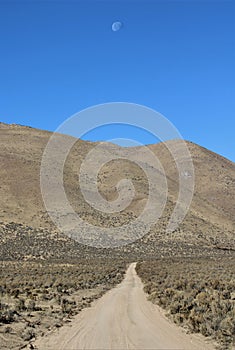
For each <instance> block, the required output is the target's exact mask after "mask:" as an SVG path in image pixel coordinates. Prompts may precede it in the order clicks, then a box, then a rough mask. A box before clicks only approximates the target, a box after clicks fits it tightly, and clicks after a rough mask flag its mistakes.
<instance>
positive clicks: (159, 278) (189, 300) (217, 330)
mask: <svg viewBox="0 0 235 350" xmlns="http://www.w3.org/2000/svg"><path fill="white" fill-rule="evenodd" d="M234 266H235V258H234V257H233V258H232V257H231V258H220V259H217V260H216V259H208V258H204V259H203V258H202V259H196V258H194V259H184V258H179V259H158V260H155V261H153V260H151V261H145V262H141V263H138V265H137V273H138V274H139V276H140V277H141V279H142V280H143V282H144V284H145V287H144V289H145V291H146V292H147V293H148V295H149V299H150V300H151V301H152V302H154V303H156V304H158V305H160V306H161V307H162V308H164V309H166V310H167V315H168V316H169V317H170V318H171V319H172V320H173V321H174V322H175V323H177V324H180V325H181V326H184V327H186V328H187V329H188V330H189V331H190V332H196V333H201V334H203V335H204V336H209V337H212V338H213V339H215V340H216V341H217V342H218V343H219V344H220V346H221V347H223V348H225V349H230V348H232V346H233V345H235V274H234Z"/></svg>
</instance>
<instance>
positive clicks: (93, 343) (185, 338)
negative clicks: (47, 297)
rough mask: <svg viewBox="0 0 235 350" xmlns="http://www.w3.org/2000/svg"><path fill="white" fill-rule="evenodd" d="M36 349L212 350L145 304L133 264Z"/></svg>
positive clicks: (202, 340) (143, 294) (153, 306)
mask: <svg viewBox="0 0 235 350" xmlns="http://www.w3.org/2000/svg"><path fill="white" fill-rule="evenodd" d="M36 345H37V347H38V349H39V350H54V349H57V350H59V349H60V350H72V349H73V350H75V349H76V350H78V349H89V350H90V349H96V350H97V349H120V350H124V349H141V350H147V349H185V350H186V349H187V350H202V349H204V350H212V349H214V347H213V346H212V345H211V344H208V343H206V342H205V340H204V338H203V337H200V336H195V335H188V334H186V333H185V332H184V331H183V330H182V329H180V328H178V327H177V326H176V325H174V324H172V323H170V322H169V320H167V319H166V318H165V316H164V315H163V313H162V311H161V309H160V308H158V307H157V306H156V305H153V304H152V303H150V302H149V301H147V299H146V295H145V293H144V292H143V284H142V282H141V280H140V278H139V277H138V276H137V274H136V271H135V264H134V263H133V264H131V265H130V266H129V268H128V270H127V273H126V277H125V279H124V280H123V282H122V283H121V284H119V285H118V286H117V287H116V288H114V289H112V290H111V291H109V292H108V293H106V294H105V295H104V296H103V297H102V298H101V299H99V300H98V301H96V302H94V304H93V305H92V306H91V307H90V308H88V309H84V310H83V311H82V312H81V313H80V314H79V315H78V316H76V317H75V318H74V320H73V321H72V322H71V324H70V325H66V326H64V327H62V328H60V329H59V330H57V331H56V332H55V333H53V334H50V335H48V336H47V337H43V338H41V339H38V340H37V342H36Z"/></svg>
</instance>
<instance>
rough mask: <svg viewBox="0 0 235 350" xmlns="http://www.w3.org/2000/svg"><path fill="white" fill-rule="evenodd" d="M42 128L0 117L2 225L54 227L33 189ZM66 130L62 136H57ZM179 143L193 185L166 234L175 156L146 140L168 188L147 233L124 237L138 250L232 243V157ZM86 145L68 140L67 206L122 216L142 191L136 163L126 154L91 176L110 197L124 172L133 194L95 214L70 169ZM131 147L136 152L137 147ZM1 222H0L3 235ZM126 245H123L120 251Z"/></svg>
mask: <svg viewBox="0 0 235 350" xmlns="http://www.w3.org/2000/svg"><path fill="white" fill-rule="evenodd" d="M50 136H51V133H50V132H47V131H42V130H37V129H33V128H29V127H24V126H19V125H6V124H3V123H0V179H1V184H0V221H1V222H2V227H6V225H5V224H6V223H9V222H14V223H16V224H23V225H25V226H26V227H27V226H30V227H31V228H32V229H35V230H36V229H39V228H40V229H41V230H43V229H46V230H49V231H50V232H54V233H56V232H57V228H56V227H55V226H54V224H53V223H52V221H51V220H50V218H49V216H48V214H47V211H46V209H45V207H44V204H43V200H42V195H41V191H40V165H41V159H42V155H43V151H44V149H45V147H46V145H47V142H48V140H49V138H50ZM66 137H68V136H64V138H66ZM68 138H69V137H68ZM95 145H97V144H95ZM187 145H188V148H189V150H190V152H191V155H192V160H193V163H194V167H195V175H196V177H195V193H194V197H193V201H192V204H191V207H190V210H189V212H188V214H187V216H186V218H185V220H184V221H183V223H182V224H181V225H180V227H179V229H177V230H176V232H175V233H174V234H172V235H166V234H165V227H166V225H167V222H168V221H169V217H170V215H171V213H172V210H173V208H174V205H175V202H176V200H177V194H178V187H179V184H178V174H177V170H176V166H175V162H174V160H173V159H172V156H171V155H170V154H169V151H168V149H167V147H166V146H165V145H164V144H156V145H151V146H149V149H150V150H151V151H152V152H154V154H155V155H156V156H157V158H158V159H159V160H160V161H161V163H162V166H163V168H164V171H165V173H166V177H167V183H168V188H169V194H168V201H167V206H166V209H165V211H164V213H163V215H162V217H161V218H160V220H159V221H158V222H157V224H156V225H154V227H152V229H151V231H150V232H149V234H148V235H146V236H145V237H143V238H142V239H141V240H138V241H137V243H136V244H132V245H130V247H132V248H133V246H134V247H135V251H137V252H139V251H141V249H142V248H141V247H143V246H145V251H148V252H151V253H152V254H154V252H156V251H157V250H158V249H159V246H164V247H165V250H166V251H168V252H170V251H171V249H172V246H174V244H175V245H176V246H177V247H176V249H179V248H180V247H181V248H182V247H183V246H184V245H185V244H186V245H187V246H191V245H192V246H196V247H204V248H205V249H207V248H208V249H209V248H219V249H225V250H229V249H235V244H234V230H235V205H234V198H235V164H234V163H232V162H230V161H229V160H227V159H225V158H223V157H221V156H219V155H217V154H215V153H213V152H210V151H208V150H206V149H204V148H202V147H200V146H198V145H195V144H193V143H190V142H187ZM93 146H94V144H93V143H91V142H85V141H82V140H77V141H76V143H75V145H74V146H73V148H72V150H71V152H70V154H69V157H68V159H67V160H66V163H65V170H64V182H65V190H66V194H67V197H68V199H69V201H70V203H71V205H72V207H73V208H74V210H75V211H76V212H77V213H79V215H80V216H81V217H83V218H84V219H86V220H88V221H89V222H91V223H93V224H95V225H98V226H101V227H102V226H110V225H111V226H115V225H116V226H118V225H122V224H123V223H126V222H130V220H132V219H133V218H135V217H137V216H138V215H139V214H140V213H141V211H142V210H143V207H144V205H145V203H146V200H147V198H148V182H147V179H146V176H145V174H144V172H143V170H141V169H140V168H139V167H138V166H137V165H136V164H133V163H131V162H128V161H125V160H118V161H111V162H109V163H107V164H106V165H105V166H104V167H103V168H102V169H101V171H100V173H99V177H98V187H99V190H100V192H101V193H102V195H103V197H104V198H106V199H107V200H115V199H116V198H117V190H116V187H115V186H116V184H117V183H118V182H119V181H120V180H121V179H123V178H124V177H125V178H129V179H131V180H132V182H133V185H134V187H135V197H134V200H133V201H132V202H131V204H130V205H129V206H128V207H127V208H126V209H125V210H123V211H122V212H121V213H120V214H117V213H114V214H106V215H103V214H101V212H99V211H97V210H94V209H93V208H91V207H90V206H89V205H88V204H87V203H86V202H85V201H84V199H83V196H82V193H81V191H80V188H79V187H78V171H79V169H80V166H81V164H82V161H83V159H84V157H85V156H86V155H87V154H88V152H89V151H90V150H91V149H92V148H93ZM176 147H177V142H176ZM109 150H110V148H107V152H109ZM105 152H106V151H105ZM125 152H127V153H128V152H129V150H128V149H126V151H125ZM136 155H137V157H138V148H137V149H136ZM142 161H143V160H142ZM144 161H145V162H147V160H144ZM93 171H94V169H90V172H91V173H93ZM156 186H157V184H156ZM159 193H160V192H159ZM4 230H5V229H4ZM4 230H3V229H2V235H3V236H4V233H3V231H4ZM5 231H6V230H5ZM5 231H4V232H5ZM37 231H38V230H37ZM35 232H36V231H35ZM37 234H38V233H37ZM5 240H6V236H5ZM66 240H67V238H66ZM68 240H69V239H68ZM5 243H6V242H5ZM132 248H130V249H132ZM128 249H129V248H125V250H127V251H128ZM186 250H187V249H186Z"/></svg>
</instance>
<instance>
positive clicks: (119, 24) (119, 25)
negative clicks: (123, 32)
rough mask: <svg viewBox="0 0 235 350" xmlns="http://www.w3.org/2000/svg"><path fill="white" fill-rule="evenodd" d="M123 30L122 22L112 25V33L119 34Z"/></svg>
mask: <svg viewBox="0 0 235 350" xmlns="http://www.w3.org/2000/svg"><path fill="white" fill-rule="evenodd" d="M121 28H122V22H119V21H116V22H113V24H112V31H113V32H117V31H119V30H120V29H121Z"/></svg>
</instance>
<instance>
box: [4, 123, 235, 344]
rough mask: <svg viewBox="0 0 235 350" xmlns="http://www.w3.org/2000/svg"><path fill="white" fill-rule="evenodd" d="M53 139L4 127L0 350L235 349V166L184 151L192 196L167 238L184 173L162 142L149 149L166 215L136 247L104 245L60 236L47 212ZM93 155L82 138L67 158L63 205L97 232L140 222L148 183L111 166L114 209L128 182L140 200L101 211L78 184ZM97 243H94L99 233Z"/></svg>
mask: <svg viewBox="0 0 235 350" xmlns="http://www.w3.org/2000/svg"><path fill="white" fill-rule="evenodd" d="M50 136H51V133H49V132H47V131H43V130H37V129H33V128H29V127H25V126H19V125H7V124H3V123H0V180H1V184H0V243H1V244H0V266H1V279H0V298H1V303H0V347H1V349H5V350H8V349H15V350H16V349H24V348H26V349H27V348H29V349H30V348H31V349H33V348H38V349H46V346H47V347H48V348H50V349H52V348H53V347H54V348H64V349H65V348H66V347H67V348H66V349H68V348H69V347H70V348H76V349H78V348H79V347H80V348H83V349H91V348H95V347H96V348H97V346H99V347H101V348H105V349H108V348H113V349H128V348H130V349H131V348H133V349H134V348H136V349H140V348H142V349H143V346H144V347H145V348H146V347H149V348H151V349H159V348H165V349H169V348H172V349H179V348H185V349H217V348H218V349H233V348H234V346H235V326H234V325H235V322H234V321H235V295H234V291H235V275H234V271H235V239H234V238H235V236H234V235H235V211H234V210H235V205H234V198H235V164H234V163H233V162H230V161H229V160H227V159H225V158H223V157H221V156H219V155H217V154H215V153H213V152H211V151H209V150H206V149H205V148H202V147H200V146H199V145H195V144H193V143H191V142H187V143H186V144H187V146H188V148H189V150H190V153H191V156H192V161H193V164H194V168H195V192H194V197H193V200H192V203H191V206H190V208H189V211H188V213H187V216H186V217H185V219H184V221H183V222H182V223H181V224H180V226H179V227H178V228H177V230H175V231H174V232H172V233H170V234H169V233H168V234H166V231H165V228H166V225H167V222H168V221H169V217H170V215H171V213H172V210H173V208H174V206H175V203H176V201H177V193H178V189H179V181H178V176H177V169H176V165H175V162H174V160H173V159H172V157H171V155H170V154H169V151H168V149H167V147H166V146H165V145H164V144H157V145H150V146H149V149H151V151H152V152H153V153H154V154H155V155H156V157H158V159H159V160H160V161H161V163H162V166H163V168H164V172H165V174H166V180H167V184H168V190H169V192H168V197H167V203H166V207H165V209H164V212H163V214H162V216H161V217H160V219H159V220H158V221H157V222H156V224H154V225H153V226H152V227H151V230H150V231H149V232H148V233H147V234H146V235H144V236H143V237H140V238H138V239H136V240H135V241H134V242H131V243H128V242H127V243H128V244H126V245H123V246H121V247H113V248H109V249H107V248H105V247H102V246H100V247H98V248H97V247H94V246H88V245H85V244H81V243H80V242H78V241H76V240H74V239H72V238H70V237H68V236H67V235H65V234H64V233H63V232H60V230H58V228H57V227H56V226H55V224H54V223H53V222H52V220H51V219H50V216H49V215H48V212H47V210H46V208H45V206H44V202H43V199H42V194H41V190H40V164H41V159H42V154H43V151H44V149H45V147H46V145H47V142H48V140H49V138H50ZM64 137H65V138H66V137H67V136H64ZM174 142H175V141H174ZM92 147H94V144H93V143H91V142H85V141H81V140H76V142H75V143H74V147H73V149H72V150H71V152H70V153H69V155H68V158H67V160H66V163H65V170H64V182H65V191H66V195H67V198H68V199H69V201H70V203H71V206H72V208H73V210H74V211H75V212H76V213H77V214H78V215H79V216H80V217H82V218H83V219H84V220H86V221H88V222H90V223H91V224H92V225H94V226H97V227H119V226H120V227H121V226H122V225H123V224H125V223H129V222H130V221H131V220H133V219H135V218H136V217H138V215H139V214H140V213H141V210H142V208H143V205H144V204H145V203H146V198H147V197H148V194H149V193H148V183H147V178H146V176H145V174H144V172H143V171H142V170H141V169H140V168H139V167H138V166H136V164H132V163H131V162H127V161H122V160H119V161H112V162H109V163H108V164H106V165H105V166H104V167H103V168H101V169H100V173H99V176H98V187H99V191H100V193H102V195H103V197H104V198H105V199H107V200H108V201H112V200H115V198H116V197H117V188H116V184H117V183H118V182H119V181H120V180H121V179H122V178H128V179H130V180H131V181H132V183H133V186H134V188H135V198H134V199H133V201H132V203H131V204H130V205H129V206H128V207H127V208H126V209H125V210H123V211H121V213H111V214H103V213H101V212H100V211H98V210H95V209H94V208H92V207H91V206H89V205H88V204H87V203H86V202H85V201H84V199H83V196H82V193H81V191H80V188H79V186H78V181H77V174H78V172H79V169H80V166H81V164H82V161H83V159H84V158H85V156H86V155H87V154H88V152H89V151H90V150H91V149H92ZM174 147H176V148H177V147H179V145H178V143H177V142H175V143H174ZM134 151H135V153H136V157H138V148H136V149H135V150H134ZM105 152H107V153H108V152H110V147H107V149H106V150H105ZM126 152H127V153H128V152H129V151H128V150H126ZM141 161H143V160H141ZM144 161H145V162H146V164H147V165H148V159H145V160H144ZM55 164H56V163H55ZM89 171H90V173H89V176H90V175H92V174H93V173H94V171H95V170H94V169H92V168H91V169H90V170H89ZM161 176H164V174H163V173H162V174H160V177H161ZM156 186H157V184H156ZM159 195H161V192H160V190H159ZM93 234H94V239H95V238H96V237H95V235H96V232H95V229H94V232H93ZM126 271H127V272H126ZM135 271H136V272H135ZM117 305H118V306H117ZM119 305H120V307H119ZM98 321H99V323H100V326H99V327H102V332H101V331H100V328H99V327H98V326H97V327H96V326H95V324H96V322H98ZM132 321H133V322H132ZM114 325H115V326H114ZM123 328H124V330H123ZM101 333H102V334H101ZM65 334H66V336H65ZM104 335H106V336H104ZM59 340H60V341H59ZM58 341H59V344H58Z"/></svg>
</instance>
